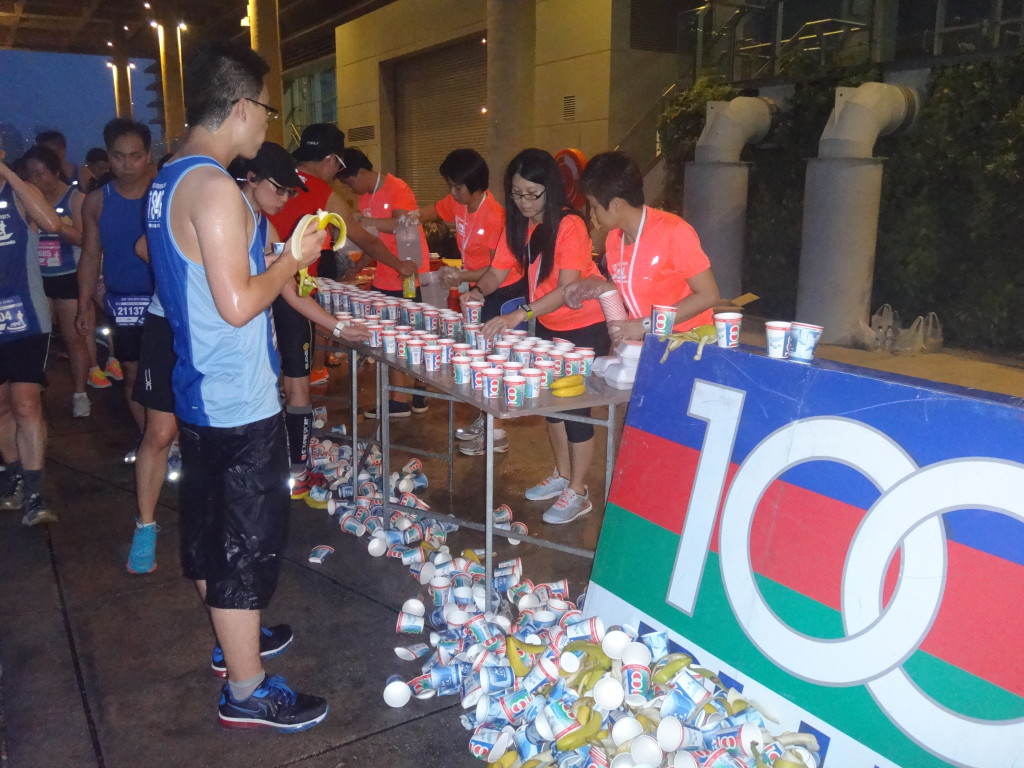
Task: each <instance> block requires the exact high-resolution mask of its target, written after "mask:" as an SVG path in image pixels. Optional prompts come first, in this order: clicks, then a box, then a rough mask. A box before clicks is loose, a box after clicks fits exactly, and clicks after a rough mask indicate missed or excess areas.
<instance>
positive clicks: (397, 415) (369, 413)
mask: <svg viewBox="0 0 1024 768" xmlns="http://www.w3.org/2000/svg"><path fill="white" fill-rule="evenodd" d="M411 414H412V408H411V407H410V406H409V404H408V403H400V402H398V401H397V400H389V401H388V416H389V417H390V418H392V419H407V418H409V416H410V415H411ZM363 416H364V417H366V418H367V419H379V418H380V414H379V413H378V412H377V411H376V410H373V409H371V408H368V409H366V410H365V411H363Z"/></svg>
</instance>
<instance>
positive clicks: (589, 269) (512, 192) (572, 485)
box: [464, 149, 609, 525]
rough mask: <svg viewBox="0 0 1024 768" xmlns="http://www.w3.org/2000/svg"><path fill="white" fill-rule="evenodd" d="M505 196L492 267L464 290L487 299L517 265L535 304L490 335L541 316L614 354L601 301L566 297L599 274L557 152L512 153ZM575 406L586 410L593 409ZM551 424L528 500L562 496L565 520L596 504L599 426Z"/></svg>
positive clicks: (557, 517)
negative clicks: (593, 480)
mask: <svg viewBox="0 0 1024 768" xmlns="http://www.w3.org/2000/svg"><path fill="white" fill-rule="evenodd" d="M505 200H506V203H505V210H506V215H505V237H504V238H503V239H502V241H501V242H500V243H499V244H498V249H497V252H496V253H495V254H494V261H493V262H492V264H491V267H490V269H489V270H488V272H487V273H486V274H484V275H483V277H481V278H480V281H479V282H478V283H477V286H476V288H474V289H473V290H472V291H470V292H469V293H466V294H464V296H465V297H466V298H467V300H468V299H476V300H480V299H482V298H483V297H485V296H487V295H488V294H490V293H492V292H494V291H495V290H497V288H498V286H500V285H501V284H502V283H503V282H504V280H505V278H506V276H507V275H508V273H509V272H511V271H518V272H519V273H521V274H523V275H525V276H526V285H527V299H528V303H527V304H524V305H522V306H521V307H520V308H518V309H516V310H514V311H512V312H510V313H508V314H504V315H499V316H498V317H495V318H493V319H491V320H489V321H488V322H487V323H486V324H485V325H484V328H483V332H484V335H486V336H487V337H488V338H490V337H493V336H495V335H496V334H499V333H503V332H504V331H507V330H509V329H511V328H515V327H516V326H517V325H519V324H520V323H523V322H526V321H529V320H531V319H533V318H534V317H536V319H537V335H538V336H540V337H541V338H545V339H553V338H555V337H559V338H563V339H567V340H569V341H571V342H572V343H573V344H575V345H576V346H578V347H591V348H593V349H594V352H595V353H596V354H597V355H604V354H607V353H608V346H609V342H608V331H607V327H606V325H605V322H604V314H603V312H602V311H601V305H600V304H599V303H598V302H597V301H594V300H591V301H587V302H584V304H583V306H581V307H580V308H579V309H570V308H569V307H567V306H566V305H565V301H564V299H563V297H562V290H563V288H564V287H565V286H567V285H569V284H571V283H573V282H575V281H576V280H579V279H581V278H587V277H590V276H592V275H595V274H597V267H596V266H595V265H594V260H593V258H592V257H591V245H590V235H589V234H588V232H587V226H586V224H585V223H584V221H583V218H582V217H581V216H580V215H579V214H578V213H577V212H576V211H574V210H572V209H571V208H570V207H569V206H568V204H567V203H566V201H565V193H564V191H563V186H562V175H561V173H560V172H559V170H558V166H557V165H556V163H555V159H554V158H553V157H552V156H551V155H550V153H548V152H545V151H544V150H542V149H524V150H523V151H522V152H520V153H519V154H518V155H516V156H515V157H514V158H513V159H512V162H511V163H509V166H508V169H507V170H506V171H505ZM569 412H570V413H573V414H579V415H584V416H587V415H589V414H590V409H589V408H583V409H576V410H572V411H569ZM547 422H548V440H549V441H550V443H551V450H552V452H553V453H554V457H555V470H554V471H553V472H552V473H551V475H550V476H548V477H547V478H546V479H544V480H543V481H541V482H540V483H538V484H537V485H535V486H533V487H532V488H530V489H529V490H527V491H526V498H528V499H530V500H531V501H543V500H546V499H556V501H555V503H554V504H553V505H552V506H551V507H550V508H549V509H548V510H547V511H546V512H545V513H544V522H546V523H552V524H555V525H559V524H564V523H570V522H572V521H573V520H576V519H577V518H579V517H582V516H583V515H585V514H587V513H588V512H590V510H591V509H592V508H593V505H592V504H591V502H590V499H589V498H588V494H587V486H586V484H585V480H586V476H587V471H588V470H589V469H590V464H591V461H592V460H593V457H594V428H593V426H591V425H590V424H581V423H579V422H575V421H569V422H566V421H563V420H561V419H556V418H551V417H549V418H548V420H547ZM495 440H497V435H495Z"/></svg>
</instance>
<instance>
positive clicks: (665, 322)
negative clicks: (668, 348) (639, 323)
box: [651, 304, 676, 336]
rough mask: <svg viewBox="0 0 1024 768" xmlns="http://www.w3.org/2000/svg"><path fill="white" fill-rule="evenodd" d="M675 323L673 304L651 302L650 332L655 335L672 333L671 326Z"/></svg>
mask: <svg viewBox="0 0 1024 768" xmlns="http://www.w3.org/2000/svg"><path fill="white" fill-rule="evenodd" d="M675 324H676V308H675V305H673V304H652V305H651V333H653V334H654V335H655V336H665V335H666V334H669V333H672V326H674V325H675Z"/></svg>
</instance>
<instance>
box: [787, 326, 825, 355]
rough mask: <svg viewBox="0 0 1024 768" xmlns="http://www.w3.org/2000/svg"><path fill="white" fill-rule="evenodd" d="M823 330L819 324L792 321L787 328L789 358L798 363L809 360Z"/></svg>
mask: <svg viewBox="0 0 1024 768" xmlns="http://www.w3.org/2000/svg"><path fill="white" fill-rule="evenodd" d="M823 330H825V329H824V328H822V327H821V326H820V325H812V324H811V323H793V325H792V326H791V327H790V329H789V359H790V360H795V361H796V362H798V363H809V362H811V361H812V360H813V359H814V349H815V347H817V346H818V339H820V338H821V333H822V331H823Z"/></svg>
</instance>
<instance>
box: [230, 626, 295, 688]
mask: <svg viewBox="0 0 1024 768" xmlns="http://www.w3.org/2000/svg"><path fill="white" fill-rule="evenodd" d="M294 639H295V633H294V632H292V628H291V627H289V626H288V625H287V624H275V625H274V626H272V627H260V658H261V659H264V660H266V659H273V658H274V657H275V656H280V655H281V654H282V653H284V651H285V649H286V648H287V647H288V646H289V645H291V644H292V640H294ZM210 669H212V670H213V674H215V675H216V676H217V677H219V678H222V679H227V676H228V665H227V664H226V663H225V662H224V651H222V650H221V648H220V646H219V645H215V646H213V658H212V659H211V660H210Z"/></svg>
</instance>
